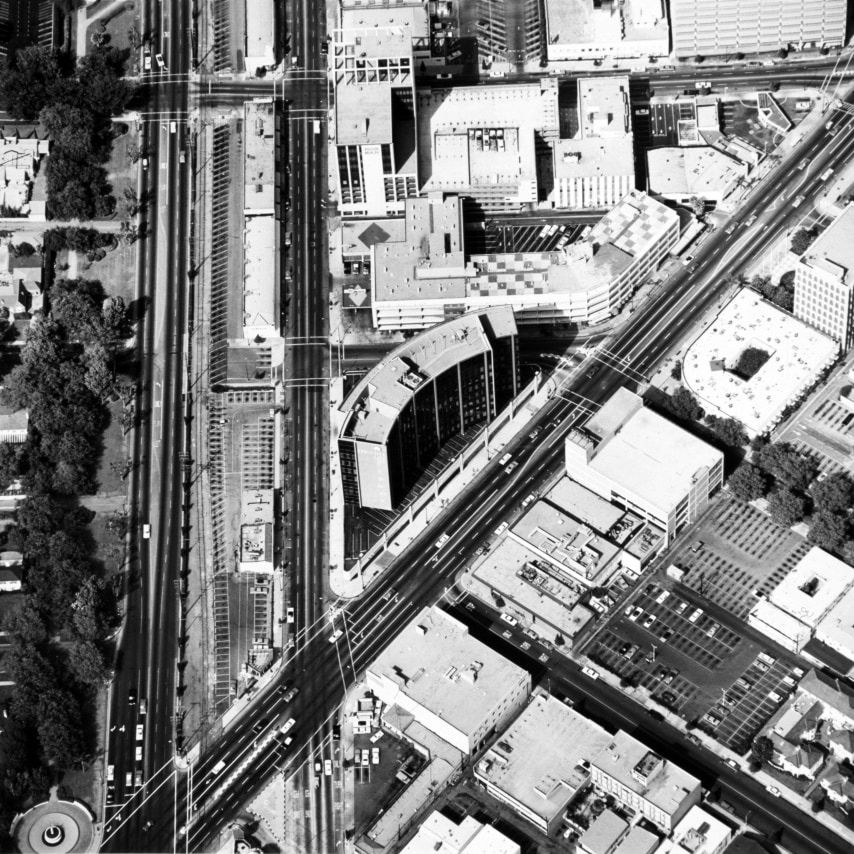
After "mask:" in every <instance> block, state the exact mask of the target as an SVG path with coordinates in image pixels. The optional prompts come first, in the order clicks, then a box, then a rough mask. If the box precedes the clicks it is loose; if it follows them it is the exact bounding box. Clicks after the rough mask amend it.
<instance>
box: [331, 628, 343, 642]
mask: <svg viewBox="0 0 854 854" xmlns="http://www.w3.org/2000/svg"><path fill="white" fill-rule="evenodd" d="M343 634H344V630H343V629H335V631H334V632H332V634H331V635H330V637H329V643H338V639H339V638H340V637H341V635H343Z"/></svg>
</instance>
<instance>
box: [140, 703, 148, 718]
mask: <svg viewBox="0 0 854 854" xmlns="http://www.w3.org/2000/svg"><path fill="white" fill-rule="evenodd" d="M139 713H140V714H141V715H147V714H148V700H140V701H139Z"/></svg>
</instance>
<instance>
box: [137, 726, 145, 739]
mask: <svg viewBox="0 0 854 854" xmlns="http://www.w3.org/2000/svg"><path fill="white" fill-rule="evenodd" d="M144 730H145V724H137V725H136V740H137V741H142V738H143V734H144Z"/></svg>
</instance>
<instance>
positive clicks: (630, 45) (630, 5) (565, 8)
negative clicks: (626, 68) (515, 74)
mask: <svg viewBox="0 0 854 854" xmlns="http://www.w3.org/2000/svg"><path fill="white" fill-rule="evenodd" d="M545 6H546V42H547V47H546V55H547V56H548V59H549V62H560V61H562V60H579V59H630V58H637V57H643V58H647V57H649V58H657V57H662V56H667V55H668V53H669V51H670V28H669V26H668V21H667V8H666V6H665V3H664V2H663V0H625V2H622V3H613V2H600V0H548V2H547V3H546V4H545Z"/></svg>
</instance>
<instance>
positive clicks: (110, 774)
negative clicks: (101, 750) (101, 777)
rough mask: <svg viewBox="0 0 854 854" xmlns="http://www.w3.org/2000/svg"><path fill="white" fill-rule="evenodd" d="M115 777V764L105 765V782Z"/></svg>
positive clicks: (109, 781)
mask: <svg viewBox="0 0 854 854" xmlns="http://www.w3.org/2000/svg"><path fill="white" fill-rule="evenodd" d="M115 779H116V766H115V765H108V766H107V782H108V783H112V782H113V780H115Z"/></svg>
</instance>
